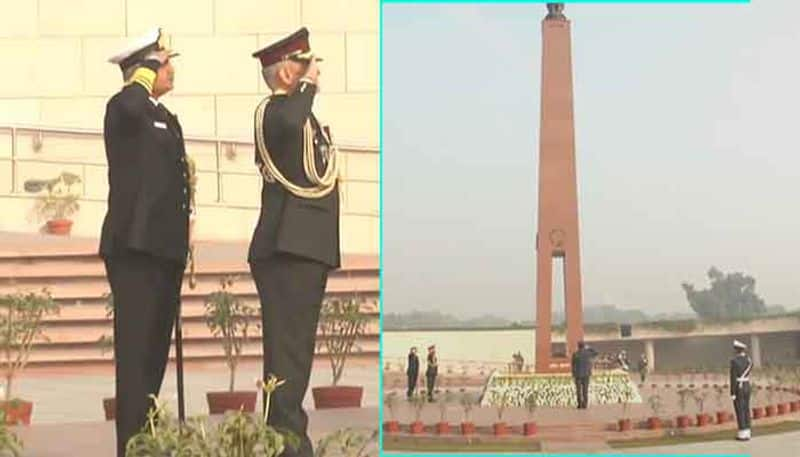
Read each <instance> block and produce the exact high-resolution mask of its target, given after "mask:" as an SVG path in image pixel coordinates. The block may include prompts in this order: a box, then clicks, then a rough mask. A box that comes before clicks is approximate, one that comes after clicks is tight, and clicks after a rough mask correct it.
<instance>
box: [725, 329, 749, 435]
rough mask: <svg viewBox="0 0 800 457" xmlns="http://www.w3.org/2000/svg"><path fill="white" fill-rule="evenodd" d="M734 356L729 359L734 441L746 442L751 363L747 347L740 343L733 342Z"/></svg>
mask: <svg viewBox="0 0 800 457" xmlns="http://www.w3.org/2000/svg"><path fill="white" fill-rule="evenodd" d="M733 349H734V351H735V352H736V355H735V356H734V357H733V358H732V359H731V370H730V374H731V379H730V385H731V399H733V409H734V411H735V412H736V425H737V428H738V431H737V432H736V439H737V440H740V441H747V440H749V439H750V372H751V371H752V370H753V362H752V361H751V360H750V356H748V355H747V352H745V350H746V349H747V345H745V344H744V343H742V342H741V341H738V340H734V341H733Z"/></svg>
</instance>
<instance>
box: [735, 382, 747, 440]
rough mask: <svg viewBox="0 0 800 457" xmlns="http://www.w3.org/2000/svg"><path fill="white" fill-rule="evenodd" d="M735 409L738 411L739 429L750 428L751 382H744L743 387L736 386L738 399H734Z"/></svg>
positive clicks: (737, 421) (737, 422) (737, 423)
mask: <svg viewBox="0 0 800 457" xmlns="http://www.w3.org/2000/svg"><path fill="white" fill-rule="evenodd" d="M733 410H734V411H735V412H736V425H737V426H738V429H739V430H747V429H749V428H750V383H749V382H743V383H742V384H741V387H739V386H738V385H737V387H736V399H735V400H733Z"/></svg>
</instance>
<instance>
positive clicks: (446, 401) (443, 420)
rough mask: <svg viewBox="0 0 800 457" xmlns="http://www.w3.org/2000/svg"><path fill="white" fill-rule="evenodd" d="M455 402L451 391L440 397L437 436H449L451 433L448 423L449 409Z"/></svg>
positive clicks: (446, 391)
mask: <svg viewBox="0 0 800 457" xmlns="http://www.w3.org/2000/svg"><path fill="white" fill-rule="evenodd" d="M452 402H453V394H452V393H451V392H450V391H449V390H445V391H444V395H441V396H439V400H438V403H439V423H437V424H436V434H437V435H448V434H449V433H450V423H449V422H447V407H448V406H449V405H450V403H452Z"/></svg>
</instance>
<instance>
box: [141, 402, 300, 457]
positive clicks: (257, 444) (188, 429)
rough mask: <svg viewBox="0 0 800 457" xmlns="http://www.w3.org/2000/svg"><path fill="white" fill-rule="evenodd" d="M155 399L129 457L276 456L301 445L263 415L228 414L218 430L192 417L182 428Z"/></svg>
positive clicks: (201, 419) (291, 435) (204, 421)
mask: <svg viewBox="0 0 800 457" xmlns="http://www.w3.org/2000/svg"><path fill="white" fill-rule="evenodd" d="M151 398H152V399H153V403H154V407H153V408H151V409H150V411H149V412H148V416H147V421H146V423H145V426H144V427H143V428H142V430H141V431H140V432H139V433H137V434H136V435H134V436H132V437H131V438H130V440H129V441H128V443H127V445H126V452H125V455H126V456H127V457H172V456H178V455H180V456H198V457H199V456H212V455H214V456H216V455H220V456H222V455H224V456H228V457H251V456H252V457H274V456H276V455H280V454H281V453H282V452H283V451H284V450H285V449H286V448H287V447H292V448H293V449H297V448H298V446H299V439H298V438H297V437H296V436H295V435H293V434H292V433H289V432H281V431H278V430H276V429H274V428H273V427H271V426H270V425H268V423H267V422H266V421H265V420H263V419H262V418H261V417H260V416H257V415H253V414H248V413H245V412H244V411H235V412H234V411H229V412H227V413H226V414H225V416H224V418H223V420H222V421H221V422H220V423H219V424H218V425H217V426H216V428H214V427H212V426H210V425H209V424H208V423H207V422H206V420H205V418H203V417H193V418H189V419H188V420H187V421H186V423H185V424H183V425H179V424H178V421H177V419H176V418H175V417H174V416H173V415H172V414H171V413H170V412H169V411H168V409H167V408H166V407H165V405H164V404H162V403H160V402H159V401H158V399H157V398H156V397H154V396H151Z"/></svg>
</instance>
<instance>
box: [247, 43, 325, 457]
mask: <svg viewBox="0 0 800 457" xmlns="http://www.w3.org/2000/svg"><path fill="white" fill-rule="evenodd" d="M308 35H309V34H308V30H306V29H305V28H302V29H300V30H298V31H297V32H295V33H293V34H292V35H290V36H288V37H286V38H284V39H282V40H280V41H278V42H276V43H274V44H272V45H270V46H267V47H266V48H264V49H261V50H259V51H256V52H255V53H253V57H256V58H258V59H259V60H260V62H261V66H262V76H263V78H264V81H265V82H266V84H267V86H268V87H269V89H270V90H271V92H272V94H271V95H270V96H268V97H266V98H265V99H264V100H263V101H262V102H261V103H260V104H259V105H258V107H257V108H256V112H255V125H254V130H255V132H254V133H255V143H256V154H255V161H256V165H257V167H258V169H259V170H260V172H261V174H262V176H263V178H264V179H263V186H262V190H261V214H260V216H259V219H258V223H257V225H256V228H255V231H254V233H253V239H252V242H251V244H250V250H249V255H248V261H249V263H250V271H251V273H252V275H253V278H254V280H255V283H256V287H257V290H258V295H259V298H260V300H261V316H262V320H263V327H262V328H263V345H264V378H265V379H266V378H267V377H268V376H269V375H271V374H272V375H275V376H277V377H278V378H279V379H285V380H286V383H285V384H283V385H282V386H281V387H279V388H278V389H277V390H276V391H275V392H274V394H273V397H272V401H271V403H270V411H269V422H270V424H272V425H275V426H279V427H285V428H287V429H288V430H290V431H292V432H294V433H296V434H297V435H298V436H299V437H300V439H301V444H300V447H299V449H297V450H287V452H286V454H285V455H301V456H308V457H310V456H312V454H313V453H312V446H311V441H310V439H309V438H308V435H307V426H308V416H307V415H306V413H305V411H304V410H303V407H302V401H303V397H304V396H305V394H306V390H307V389H308V381H309V376H310V375H311V366H312V361H313V358H314V349H315V341H316V334H317V323H318V320H319V316H320V308H321V304H322V300H323V296H324V293H325V286H326V283H327V279H328V273H329V271H331V270H332V269H335V268H338V267H339V265H340V253H339V189H338V184H337V180H338V167H337V159H336V148H335V147H334V145H333V143H332V141H331V138H330V134H329V132H328V129H327V128H323V127H322V126H321V125H320V123H319V121H318V120H317V118H316V117H315V116H314V114H313V113H312V106H313V104H314V98H315V96H316V95H317V92H318V78H319V69H318V67H317V61H318V60H319V59H318V58H317V57H315V56H314V55H313V54H312V53H311V49H310V46H309V41H308Z"/></svg>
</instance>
